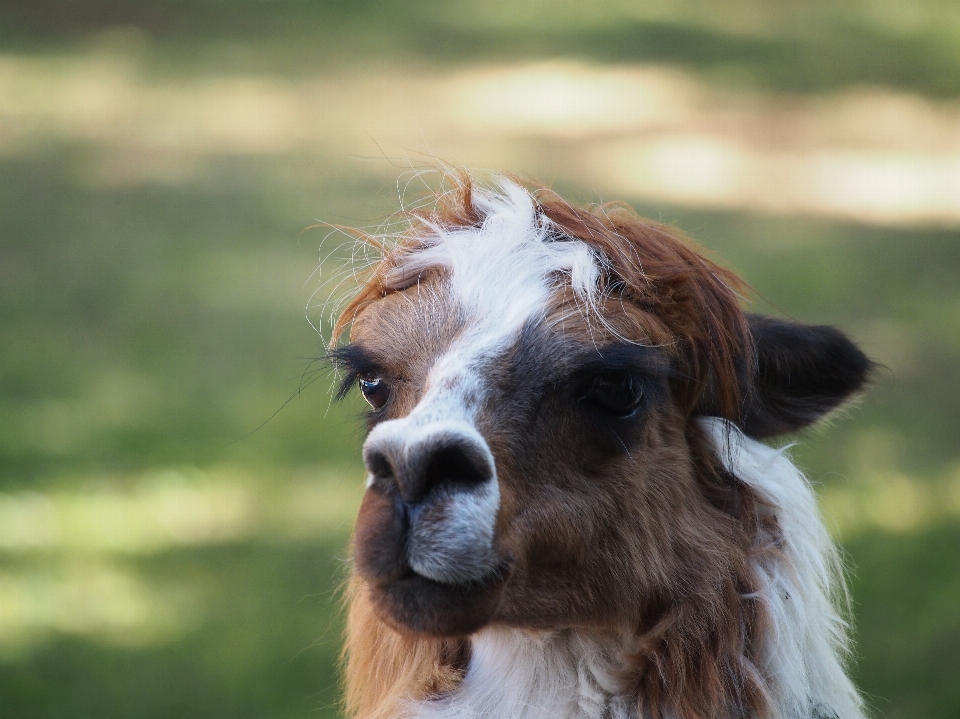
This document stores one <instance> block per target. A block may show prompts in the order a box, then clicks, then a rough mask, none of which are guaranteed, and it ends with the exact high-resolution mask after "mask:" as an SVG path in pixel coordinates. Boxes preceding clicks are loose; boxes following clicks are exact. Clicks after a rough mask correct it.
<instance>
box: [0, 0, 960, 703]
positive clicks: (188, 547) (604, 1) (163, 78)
mask: <svg viewBox="0 0 960 719" xmlns="http://www.w3.org/2000/svg"><path fill="white" fill-rule="evenodd" d="M436 158H439V159H442V160H444V161H447V162H450V163H454V164H465V165H468V166H471V167H481V168H484V167H485V168H500V169H504V170H509V171H512V172H515V173H520V174H525V175H528V176H532V177H537V178H539V179H540V180H542V181H544V182H546V183H549V184H552V185H553V186H554V187H556V188H557V189H559V190H560V191H562V192H564V193H567V194H569V195H571V196H572V197H574V198H577V199H580V200H584V201H593V200H609V199H622V200H627V201H629V202H631V203H632V204H633V205H634V206H635V207H637V208H638V209H639V210H640V211H641V212H644V213H646V214H648V215H650V216H653V217H655V218H658V219H661V220H664V221H667V222H671V223H674V224H676V225H677V226H679V227H681V228H682V229H684V230H685V231H687V232H688V233H689V234H691V235H692V236H694V237H695V238H697V239H698V240H699V241H700V242H701V243H702V244H704V245H705V246H706V247H708V248H710V249H711V250H712V251H714V252H716V253H717V254H718V255H719V256H720V257H722V258H724V260H725V261H726V262H727V264H729V265H730V266H732V267H734V268H736V269H737V270H738V271H740V272H741V273H742V274H743V276H744V277H745V278H746V279H747V280H748V281H749V282H750V283H751V284H752V285H753V286H754V287H755V288H756V289H757V291H758V293H759V295H760V296H762V298H763V299H762V300H757V301H756V303H755V306H754V309H757V310H760V311H770V312H777V313H780V314H782V315H786V316H791V317H795V318H798V319H801V320H809V321H816V322H830V323H835V324H837V325H839V326H840V327H842V328H844V329H845V330H847V331H848V332H849V333H850V334H851V335H853V336H854V337H855V338H857V339H858V340H859V341H860V342H861V343H862V344H863V346H864V347H865V348H866V349H867V350H868V351H869V352H870V353H871V354H872V355H873V356H874V357H875V358H877V359H878V360H879V361H880V362H882V363H883V364H884V365H885V369H884V370H883V371H882V372H881V373H880V375H879V376H878V378H877V381H876V383H875V385H874V387H873V389H872V391H871V392H870V393H869V395H868V396H867V397H866V398H865V399H864V400H863V401H862V402H861V403H860V404H859V405H858V406H856V407H855V408H853V409H851V410H850V411H848V412H847V413H846V414H845V415H844V416H842V417H840V418H837V419H836V420H835V421H834V422H833V423H832V425H831V426H830V427H828V428H826V429H822V430H819V431H813V432H808V433H806V434H805V435H803V436H801V437H799V438H798V439H799V442H800V444H799V446H798V447H797V448H796V449H795V450H794V452H795V455H796V457H797V459H798V461H799V462H800V463H801V464H802V465H803V466H804V467H805V468H806V469H807V470H808V472H809V474H810V476H811V478H812V479H813V480H814V481H815V482H816V483H817V485H818V487H819V489H820V495H821V498H822V501H823V505H824V509H825V511H826V513H827V515H828V517H829V522H830V526H831V529H832V530H833V531H834V532H835V534H836V536H837V537H838V538H839V540H840V541H841V542H842V544H843V546H844V548H845V549H846V551H847V553H848V557H849V564H850V567H851V580H852V590H853V599H854V607H855V612H856V636H857V660H858V663H857V668H856V670H855V675H856V677H857V680H858V682H859V683H860V685H861V686H862V687H863V689H864V690H865V692H866V693H867V695H868V697H869V701H870V703H871V705H872V706H873V707H874V711H875V713H876V715H877V716H885V717H890V718H891V719H895V718H896V719H899V718H903V719H907V718H910V719H917V718H930V719H938V718H942V719H948V718H951V719H957V717H960V429H958V423H960V4H958V3H956V2H955V1H954V0H878V1H876V2H872V1H871V2H866V1H861V0H803V1H800V0H779V1H777V2H773V1H766V0H702V1H701V2H686V1H684V0H660V1H658V2H656V3H654V2H639V1H628V0H591V2H574V1H571V0H558V1H556V2H547V1H546V0H543V1H535V0H491V1H490V2H486V3H476V2H465V1H464V0H407V1H406V2H400V1H399V0H369V1H367V2H351V1H350V0H311V1H308V0H273V1H269V0H151V2H141V1H138V0H84V1H83V2H80V1H79V0H76V1H70V0H3V1H2V3H0V717H4V718H7V717H9V718H15V719H32V718H34V717H36V718H40V717H43V718H47V717H57V718H65V717H77V718H81V717H82V718H90V719H94V718H96V719H113V718H116V719H120V718H123V719H130V718H138V717H144V718H147V717H149V718H151V719H152V718H156V719H160V718H169V717H177V718H178V719H189V718H190V717H203V718H204V719H215V718H217V717H224V718H227V717H230V718H237V717H241V718H242V717H251V718H253V717H256V718H258V719H259V718H268V717H269V718H272V717H278V718H279V717H333V716H336V715H337V713H338V711H337V688H336V687H337V678H336V661H337V659H336V657H337V651H338V646H339V634H340V628H341V621H342V617H341V615H340V613H339V610H338V600H337V595H338V586H339V584H340V583H341V581H342V579H343V576H344V562H345V555H346V552H345V546H346V541H347V538H348V535H349V531H350V526H351V517H352V514H353V512H354V511H355V508H356V506H357V503H358V500H359V496H360V489H361V486H362V470H361V467H360V464H359V461H358V448H359V445H360V442H361V433H360V431H359V429H358V426H357V423H356V421H355V415H356V413H357V411H358V410H359V407H358V406H357V404H356V401H355V400H351V401H348V402H347V403H346V405H345V406H331V402H330V384H331V379H330V376H329V374H327V373H325V372H324V371H323V369H322V366H321V365H320V364H318V363H317V362H316V361H315V360H316V358H317V357H319V356H320V355H321V354H322V346H323V339H322V336H321V335H323V334H325V333H326V332H327V327H328V325H327V324H325V323H326V319H327V318H326V315H325V308H329V307H330V306H332V305H331V303H333V304H335V303H336V300H337V292H338V291H342V290H337V289H336V282H329V283H328V282H327V280H330V279H333V278H336V277H337V272H338V271H339V270H342V269H343V268H344V267H345V266H347V263H348V262H349V258H350V256H351V254H352V252H353V249H354V248H353V246H352V244H351V243H350V242H349V241H348V240H347V238H346V237H345V236H343V235H341V234H337V233H333V234H329V231H328V230H327V229H325V226H324V225H322V224H321V226H320V227H318V228H315V229H306V228H308V227H310V226H313V225H316V224H318V223H330V224H342V225H350V226H359V227H366V228H370V227H377V226H379V225H380V224H381V223H382V222H383V221H384V220H386V219H387V218H388V217H389V216H390V214H391V213H392V212H393V211H395V210H396V209H397V207H398V206H399V203H400V202H401V201H405V202H408V201H414V200H415V198H416V196H417V193H418V192H419V191H420V190H421V189H422V187H423V185H422V184H421V183H422V182H424V181H425V182H427V183H430V182H433V181H434V180H435V178H431V177H427V178H425V179H424V178H422V177H421V175H420V174H419V171H420V170H422V169H423V168H425V167H428V166H429V165H430V164H431V163H434V162H435V159H436ZM321 245H322V250H321V249H320V248H321ZM323 258H326V259H323ZM321 259H323V262H321ZM318 263H319V264H320V266H319V269H318ZM305 308H306V309H305ZM305 315H307V317H308V318H309V319H310V320H311V322H312V324H313V325H315V326H316V328H317V329H319V331H320V334H319V335H318V333H317V332H315V331H314V329H313V328H312V327H311V324H310V323H309V322H308V321H307V318H306V317H305Z"/></svg>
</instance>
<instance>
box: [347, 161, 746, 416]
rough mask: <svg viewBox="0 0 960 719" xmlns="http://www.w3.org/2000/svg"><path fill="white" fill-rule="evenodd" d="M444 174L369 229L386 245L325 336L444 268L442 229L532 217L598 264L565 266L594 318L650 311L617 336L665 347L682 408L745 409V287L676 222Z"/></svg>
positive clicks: (508, 183)
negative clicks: (646, 327)
mask: <svg viewBox="0 0 960 719" xmlns="http://www.w3.org/2000/svg"><path fill="white" fill-rule="evenodd" d="M445 179H446V181H447V186H446V189H441V190H438V191H437V192H436V193H435V194H434V195H433V197H432V202H419V203H417V208H416V209H411V210H404V211H402V212H401V215H400V221H401V222H402V224H403V225H404V229H402V230H401V231H400V232H398V233H395V234H393V235H391V236H389V237H378V238H371V239H372V240H373V241H374V242H375V244H377V245H378V246H380V247H382V248H383V256H382V259H381V260H380V261H379V262H378V263H376V264H375V265H374V266H373V268H372V270H371V272H370V275H369V277H368V278H367V280H366V282H365V283H363V285H362V287H361V288H360V290H359V292H358V293H357V294H356V295H355V296H354V298H353V300H352V301H351V302H350V303H349V304H348V305H347V306H346V308H345V309H344V310H343V312H342V313H341V315H340V317H339V319H338V320H337V321H336V323H335V325H334V331H333V334H332V339H331V344H332V345H335V344H336V343H337V342H338V341H339V338H340V337H341V336H342V335H343V333H344V332H345V330H346V328H347V327H348V326H349V325H350V323H351V322H353V320H354V319H356V317H357V316H359V315H360V314H361V313H362V312H363V311H364V310H365V309H366V308H367V307H368V306H369V305H371V304H373V303H374V302H376V301H378V300H380V299H382V298H383V297H386V296H387V295H389V294H391V293H394V292H400V291H402V290H405V289H408V288H409V287H412V286H414V285H416V284H418V283H419V282H421V281H422V280H424V279H426V278H427V277H429V276H430V275H431V274H432V273H434V272H438V271H443V270H444V269H445V267H444V264H445V258H444V255H443V252H442V250H440V251H438V248H441V247H442V243H443V236H444V235H445V234H448V233H454V232H457V231H459V230H464V229H470V228H474V229H482V228H484V227H487V226H490V225H495V224H496V223H497V222H502V221H503V218H504V216H505V215H508V214H509V215H512V216H513V217H517V216H519V217H524V218H529V221H530V223H531V224H532V225H533V229H535V230H536V236H537V237H538V238H539V240H540V242H542V243H543V244H544V245H548V244H550V243H555V242H564V241H570V240H578V241H580V242H582V243H584V244H585V245H586V246H587V247H589V248H590V250H591V251H592V252H593V254H594V257H593V259H594V260H595V262H594V263H592V264H593V265H595V266H596V267H598V268H599V272H598V273H596V272H594V273H589V274H587V273H580V274H582V275H585V276H577V275H578V273H577V267H576V266H574V267H572V268H569V269H568V273H569V274H570V283H571V286H572V289H573V290H574V292H575V293H576V295H577V296H578V299H580V300H582V304H583V305H584V307H585V309H586V310H587V311H593V312H594V313H595V315H596V317H595V318H596V320H597V321H598V322H600V323H603V322H604V319H603V317H602V316H600V312H599V308H600V307H601V305H602V304H603V301H604V300H605V299H608V298H612V299H614V300H615V301H619V302H625V303H630V304H633V305H635V306H637V307H639V308H640V309H641V310H643V311H644V312H645V313H646V314H647V316H648V317H649V318H650V321H651V324H652V326H651V328H650V329H651V331H650V335H651V337H646V338H624V339H627V340H635V341H636V340H646V341H650V340H651V339H652V340H656V341H658V342H663V343H665V344H666V345H667V346H668V349H669V350H670V351H671V352H672V354H673V355H674V358H675V362H676V365H677V366H676V370H677V372H676V382H675V386H674V390H675V398H676V400H677V401H678V402H679V403H680V406H681V408H682V409H683V410H684V411H685V412H686V413H688V414H689V413H690V412H692V411H693V409H694V407H695V406H696V404H697V402H698V401H699V399H700V398H701V396H703V395H704V393H706V392H709V393H710V395H711V401H712V403H713V404H714V405H715V406H716V408H717V412H718V414H719V415H720V416H722V417H724V418H726V419H730V420H733V421H738V420H740V419H741V418H742V415H743V412H744V399H743V398H744V397H745V396H746V394H747V393H746V392H744V391H742V390H743V389H744V388H743V387H741V385H742V383H743V381H744V380H743V378H742V375H743V368H744V358H747V357H752V356H753V343H752V339H751V333H750V328H749V326H748V323H747V319H746V316H745V314H744V312H743V311H742V309H741V308H740V300H741V298H742V297H743V296H744V295H745V294H746V293H747V287H746V285H745V283H744V282H743V281H742V280H741V279H740V278H739V277H737V275H736V274H734V273H733V272H731V271H730V270H728V269H726V268H724V267H721V266H720V265H719V264H717V263H716V262H713V261H712V260H710V259H708V258H707V257H705V253H704V250H703V249H702V248H700V247H698V246H697V245H696V244H695V243H693V242H692V241H691V240H690V239H688V238H687V237H685V236H684V235H683V234H682V233H681V232H679V231H678V230H677V229H675V228H673V227H669V226H667V225H664V224H660V223H656V222H653V221H651V220H647V219H644V218H642V217H640V216H639V215H637V214H636V213H635V212H634V211H633V210H632V209H630V208H629V207H628V206H626V205H623V204H620V203H609V204H601V205H590V206H582V207H581V206H576V205H573V204H571V203H569V202H567V201H566V200H564V199H563V198H562V197H560V196H559V195H558V194H556V193H555V192H553V191H552V190H550V189H547V188H544V187H541V186H537V185H528V186H524V185H522V184H521V183H520V182H518V181H517V180H515V179H513V178H509V177H506V176H497V177H496V178H495V179H494V181H493V182H492V183H490V185H489V186H485V185H480V184H478V183H477V182H476V181H475V180H474V179H473V177H472V176H471V175H470V174H468V173H467V172H465V171H462V170H458V171H453V172H450V173H447V174H446V176H445Z"/></svg>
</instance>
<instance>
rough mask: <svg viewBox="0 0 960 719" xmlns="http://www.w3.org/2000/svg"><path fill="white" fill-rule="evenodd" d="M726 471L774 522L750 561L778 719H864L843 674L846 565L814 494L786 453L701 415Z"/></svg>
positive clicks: (763, 660) (763, 666) (762, 660)
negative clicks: (763, 548) (767, 541)
mask: <svg viewBox="0 0 960 719" xmlns="http://www.w3.org/2000/svg"><path fill="white" fill-rule="evenodd" d="M699 424H700V426H701V427H702V428H703V430H704V431H705V432H706V433H707V435H708V436H709V437H710V439H711V442H712V444H713V448H714V451H715V452H716V455H717V457H718V458H719V460H720V462H721V464H722V465H723V467H724V468H725V469H726V470H727V471H728V472H730V474H732V475H733V476H735V477H736V478H737V479H738V480H739V481H741V482H743V483H744V484H746V485H747V486H748V487H749V488H750V489H751V490H752V491H753V492H755V493H756V495H757V497H758V499H759V500H760V503H759V504H758V509H759V511H760V512H761V518H764V517H767V518H770V519H773V520H774V521H775V522H776V525H777V526H778V528H779V532H780V540H779V541H778V542H777V543H776V544H777V546H776V547H775V548H773V549H774V551H771V552H758V553H755V554H754V556H753V559H752V564H753V571H754V574H755V577H756V582H757V586H758V591H757V592H756V594H757V596H756V599H757V601H759V602H761V603H762V606H763V608H764V613H765V614H766V615H767V617H768V621H769V623H770V626H769V627H768V628H767V630H766V631H765V632H764V633H763V644H762V646H761V647H759V656H758V657H757V658H756V662H757V663H758V665H759V667H758V668H759V669H760V671H761V673H762V675H763V677H764V680H765V682H764V683H765V684H766V686H767V687H768V688H769V689H768V691H769V692H770V704H771V707H772V709H773V712H772V716H774V717H776V719H809V718H810V717H823V718H825V719H828V718H829V717H843V719H863V717H864V706H863V700H862V698H861V697H860V695H859V693H858V692H857V690H856V689H855V688H854V686H853V684H852V683H851V681H850V679H849V678H848V677H847V673H846V671H845V666H844V665H845V664H846V662H847V660H848V659H849V658H850V654H851V650H850V647H851V641H850V638H849V629H850V625H849V622H848V621H847V619H846V617H847V616H849V613H850V600H849V596H848V594H847V589H846V584H845V582H844V578H843V563H842V560H841V556H840V553H839V551H838V550H837V548H836V545H834V543H833V540H832V539H831V538H830V535H829V534H828V532H827V530H826V527H825V526H824V524H823V521H822V520H821V519H820V511H819V507H818V505H817V498H816V495H815V494H814V491H813V488H812V487H811V486H810V483H809V482H808V481H807V479H806V477H804V476H803V474H802V473H801V472H800V470H799V469H797V467H796V466H795V465H794V464H793V463H792V462H791V461H790V459H789V457H788V456H787V454H786V450H787V449H788V448H789V447H784V448H781V449H774V448H772V447H768V446H767V445H765V444H762V443H761V442H758V441H757V440H755V439H751V438H750V437H748V436H747V435H745V434H744V433H743V432H742V431H741V430H740V429H739V428H738V427H735V426H734V425H733V424H731V423H730V422H727V421H725V420H722V419H718V418H713V417H702V418H700V420H699Z"/></svg>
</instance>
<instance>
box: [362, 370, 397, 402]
mask: <svg viewBox="0 0 960 719" xmlns="http://www.w3.org/2000/svg"><path fill="white" fill-rule="evenodd" d="M359 385H360V393H361V394H362V395H363V398H364V399H365V400H367V404H369V405H370V406H371V407H373V408H374V409H380V408H381V407H383V405H385V404H386V403H387V398H388V397H389V396H390V388H389V387H387V383H386V382H384V381H383V378H382V377H379V376H377V375H375V374H374V373H373V372H365V373H364V374H362V375H360V380H359Z"/></svg>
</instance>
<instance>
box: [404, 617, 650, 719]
mask: <svg viewBox="0 0 960 719" xmlns="http://www.w3.org/2000/svg"><path fill="white" fill-rule="evenodd" d="M471 645H472V652H471V659H470V664H469V666H468V667H467V672H466V676H465V677H464V680H463V684H462V685H461V686H460V688H459V689H458V690H457V691H456V692H454V693H452V694H450V695H449V696H446V697H443V698H442V699H435V700H428V701H424V702H417V703H416V705H415V706H413V707H411V709H412V711H411V712H410V716H412V717H421V718H422V719H439V717H443V718H444V719H453V718H455V719H480V717H509V718H510V719H541V718H542V719H547V718H549V719H558V718H561V717H562V718H563V719H601V718H603V719H633V718H634V717H635V716H636V711H635V709H634V707H635V704H636V702H635V700H633V701H631V700H629V699H628V698H627V697H625V696H621V695H619V694H618V686H617V684H618V682H617V680H616V676H617V669H618V667H619V665H620V663H619V655H620V653H621V651H620V650H621V647H620V643H619V642H618V641H617V640H616V639H614V638H611V637H602V636H599V635H595V634H592V633H589V632H585V631H578V630H572V629H568V630H562V631H555V632H532V631H526V630H521V629H509V628H502V627H497V628H488V629H485V630H483V631H481V632H479V633H478V634H476V635H474V636H473V637H472V638H471Z"/></svg>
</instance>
